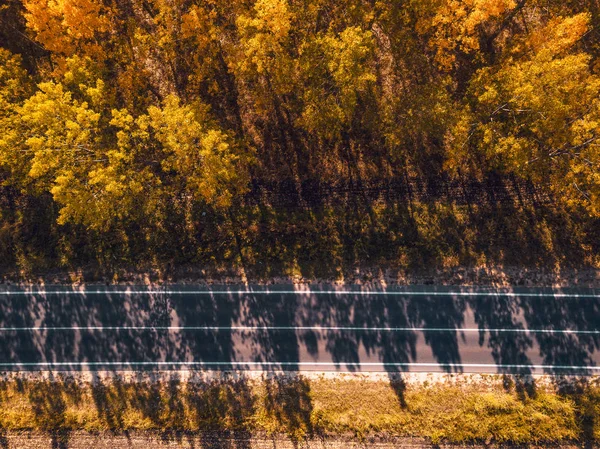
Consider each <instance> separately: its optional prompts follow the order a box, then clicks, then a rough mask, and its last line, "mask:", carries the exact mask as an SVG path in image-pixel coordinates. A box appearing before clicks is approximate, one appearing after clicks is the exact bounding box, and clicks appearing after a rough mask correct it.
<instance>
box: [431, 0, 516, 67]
mask: <svg viewBox="0 0 600 449" xmlns="http://www.w3.org/2000/svg"><path fill="white" fill-rule="evenodd" d="M516 7H517V3H516V1H515V0H443V1H442V3H441V5H440V6H439V8H438V9H437V12H436V14H435V16H434V17H433V19H429V18H427V19H426V23H421V24H420V29H421V30H423V31H426V32H432V33H433V38H432V40H431V41H430V45H431V47H432V48H433V49H434V50H435V52H436V60H437V62H438V64H440V66H441V67H442V68H444V69H450V68H452V66H453V65H454V63H455V60H456V53H457V52H462V53H473V52H476V51H477V50H479V46H480V44H479V39H480V32H481V29H482V28H483V27H485V26H486V25H487V24H488V23H490V22H492V21H495V20H498V19H500V18H502V17H503V16H504V15H505V14H507V13H509V12H510V11H512V10H513V9H514V8H516Z"/></svg>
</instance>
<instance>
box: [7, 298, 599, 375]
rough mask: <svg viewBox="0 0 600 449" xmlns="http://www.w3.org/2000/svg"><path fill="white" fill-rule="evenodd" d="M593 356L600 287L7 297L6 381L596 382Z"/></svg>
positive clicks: (596, 360) (595, 354)
mask: <svg viewBox="0 0 600 449" xmlns="http://www.w3.org/2000/svg"><path fill="white" fill-rule="evenodd" d="M248 289H250V290H252V291H248ZM599 345H600V291H598V290H573V289H571V290H561V291H553V290H549V289H546V290H543V289H542V290H539V289H538V290H528V289H520V290H491V289H440V288H434V287H419V288H412V289H386V290H367V289H362V290H361V289H358V288H348V287H346V288H345V289H344V288H340V287H337V288H336V289H333V288H331V287H313V288H311V289H310V290H303V291H298V290H295V289H294V287H292V286H287V287H285V286H280V287H277V288H276V290H273V289H271V290H269V289H267V288H264V287H263V288H259V287H249V288H246V287H228V288H226V287H220V288H218V287H215V288H213V289H211V290H207V289H202V288H190V287H185V288H184V287H171V289H170V290H169V291H167V290H153V291H149V290H147V289H145V288H135V287H132V288H129V289H128V290H127V291H125V290H124V289H112V290H110V291H107V290H103V289H95V288H90V289H88V290H85V291H75V290H72V289H67V288H65V289H56V288H55V289H40V288H38V289H37V290H35V291H29V292H25V291H20V290H16V289H10V288H5V289H4V290H2V291H0V370H6V371H8V370H34V371H38V370H124V369H136V370H138V369H146V370H148V369H161V370H166V369H219V370H226V369H251V370H281V369H283V370H298V371H363V372H364V371H383V372H405V371H410V372H418V371H424V372H486V373H487V372H489V373H516V374H533V373H554V374H600V354H599V353H598V349H599Z"/></svg>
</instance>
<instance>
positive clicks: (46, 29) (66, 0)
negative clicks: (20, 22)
mask: <svg viewBox="0 0 600 449" xmlns="http://www.w3.org/2000/svg"><path fill="white" fill-rule="evenodd" d="M23 4H24V6H25V8H26V10H27V13H26V14H25V18H26V19H27V26H28V27H29V28H30V29H31V30H32V31H34V32H35V35H36V39H37V40H38V41H39V42H40V43H41V44H42V45H43V46H44V47H45V48H46V49H48V50H49V51H51V52H54V53H58V54H61V55H69V54H72V53H73V52H74V51H75V50H76V49H79V50H84V51H85V53H86V54H90V55H91V54H95V55H98V54H99V53H101V47H100V46H99V45H98V44H97V43H96V42H95V38H96V35H97V33H103V32H106V31H108V29H109V20H108V18H107V12H108V11H107V10H106V9H105V7H104V6H103V4H102V2H100V1H97V0H24V2H23Z"/></svg>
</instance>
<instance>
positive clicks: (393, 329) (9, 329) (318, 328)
mask: <svg viewBox="0 0 600 449" xmlns="http://www.w3.org/2000/svg"><path fill="white" fill-rule="evenodd" d="M128 330H164V331H188V330H189V331H271V330H275V331H292V330H293V331H306V330H314V331H351V332H482V331H484V332H501V333H524V334H529V333H531V334H595V335H597V334H600V330H596V329H594V330H571V329H519V328H516V329H510V328H491V329H487V328H486V329H479V328H444V327H344V326H56V327H53V326H40V327H0V332H37V331H128Z"/></svg>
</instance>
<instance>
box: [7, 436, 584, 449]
mask: <svg viewBox="0 0 600 449" xmlns="http://www.w3.org/2000/svg"><path fill="white" fill-rule="evenodd" d="M0 447H1V448H2V449H56V448H60V449H67V448H68V449H92V448H93V449H169V448H171V449H174V448H178V449H179V448H182V449H183V448H185V449H192V448H194V449H200V448H210V449H238V448H239V449H300V448H302V449H362V448H369V449H370V448H372V449H392V448H403V449H430V448H448V449H450V448H451V449H459V448H469V449H484V448H485V449H490V448H493V447H495V445H493V444H492V445H489V444H481V445H472V444H469V445H445V444H441V445H440V444H431V443H429V442H428V441H426V440H424V439H419V438H397V439H392V440H391V441H385V442H384V441H376V440H365V441H356V440H354V441H353V440H351V439H340V438H329V437H323V438H314V439H310V440H306V441H301V442H295V441H292V440H290V439H289V438H287V437H286V436H284V435H275V436H272V437H267V436H252V435H243V436H231V435H229V436H228V435H217V434H211V433H205V434H202V435H197V434H195V435H192V434H188V435H161V434H159V433H152V432H144V433H130V434H128V435H113V434H111V433H100V434H90V433H87V432H72V433H70V434H69V435H54V436H52V435H48V434H39V433H31V432H20V433H12V432H9V433H6V434H2V433H0ZM503 447H506V446H503ZM554 447H555V448H558V447H559V448H561V449H575V448H577V447H579V446H576V445H561V446H558V447H557V446H554Z"/></svg>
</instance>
